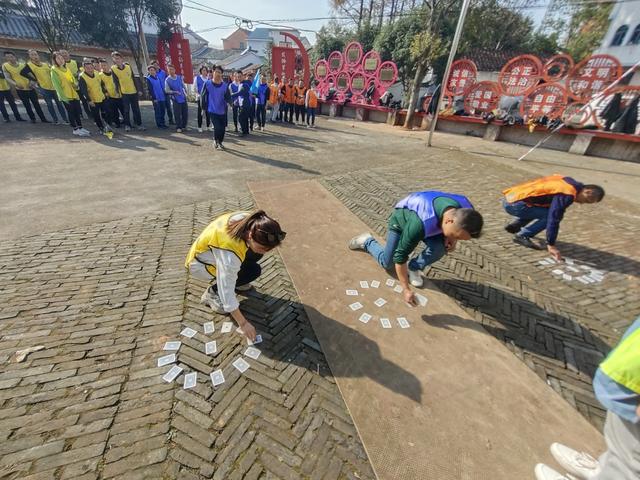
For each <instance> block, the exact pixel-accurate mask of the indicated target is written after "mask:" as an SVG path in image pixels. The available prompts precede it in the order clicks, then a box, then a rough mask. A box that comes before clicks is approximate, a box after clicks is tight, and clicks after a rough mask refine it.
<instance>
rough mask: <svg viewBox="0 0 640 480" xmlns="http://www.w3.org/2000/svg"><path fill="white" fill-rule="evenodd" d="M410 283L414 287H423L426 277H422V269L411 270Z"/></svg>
mask: <svg viewBox="0 0 640 480" xmlns="http://www.w3.org/2000/svg"><path fill="white" fill-rule="evenodd" d="M409 283H410V284H411V285H413V286H414V287H421V286H422V285H423V284H424V279H423V278H422V271H420V270H409Z"/></svg>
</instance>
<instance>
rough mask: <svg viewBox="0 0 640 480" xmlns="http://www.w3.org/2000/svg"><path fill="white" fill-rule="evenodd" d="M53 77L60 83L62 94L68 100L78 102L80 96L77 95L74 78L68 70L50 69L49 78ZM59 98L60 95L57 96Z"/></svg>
mask: <svg viewBox="0 0 640 480" xmlns="http://www.w3.org/2000/svg"><path fill="white" fill-rule="evenodd" d="M53 75H55V76H56V77H57V78H58V81H59V82H60V86H61V88H62V93H63V94H64V96H65V97H67V99H69V100H79V99H80V96H79V95H78V90H77V88H76V87H77V83H76V78H75V77H74V76H73V73H72V72H71V70H69V69H68V68H65V69H64V70H63V69H62V68H60V67H52V68H51V76H53ZM58 96H60V95H58Z"/></svg>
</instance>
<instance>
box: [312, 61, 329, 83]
mask: <svg viewBox="0 0 640 480" xmlns="http://www.w3.org/2000/svg"><path fill="white" fill-rule="evenodd" d="M313 72H314V74H315V77H316V78H317V79H318V80H324V79H325V78H327V75H329V65H328V64H327V61H326V60H318V61H317V63H316V66H315V68H314V69H313Z"/></svg>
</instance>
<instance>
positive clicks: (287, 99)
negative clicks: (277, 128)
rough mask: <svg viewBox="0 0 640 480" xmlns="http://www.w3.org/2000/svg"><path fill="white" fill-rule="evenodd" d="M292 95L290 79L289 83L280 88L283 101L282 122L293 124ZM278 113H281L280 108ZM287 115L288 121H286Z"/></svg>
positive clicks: (293, 104) (293, 102)
mask: <svg viewBox="0 0 640 480" xmlns="http://www.w3.org/2000/svg"><path fill="white" fill-rule="evenodd" d="M283 83H284V82H283ZM294 93H295V87H294V86H293V78H290V79H289V82H288V83H287V84H284V85H283V86H282V96H283V101H284V117H283V121H284V122H289V123H293V110H294V107H295V97H294ZM280 111H281V112H282V107H280ZM287 114H289V119H288V120H287Z"/></svg>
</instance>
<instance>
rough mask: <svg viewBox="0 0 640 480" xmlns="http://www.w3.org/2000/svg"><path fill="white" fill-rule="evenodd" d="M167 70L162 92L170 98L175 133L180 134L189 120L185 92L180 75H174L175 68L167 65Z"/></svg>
mask: <svg viewBox="0 0 640 480" xmlns="http://www.w3.org/2000/svg"><path fill="white" fill-rule="evenodd" d="M167 70H169V76H168V77H167V79H166V80H165V83H164V91H165V93H166V94H168V95H170V97H171V103H172V106H173V113H174V115H175V119H176V132H178V133H182V130H184V129H185V128H187V122H188V120H189V105H188V104H187V91H186V89H185V86H184V80H183V79H182V75H176V68H175V67H174V66H173V65H167Z"/></svg>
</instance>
